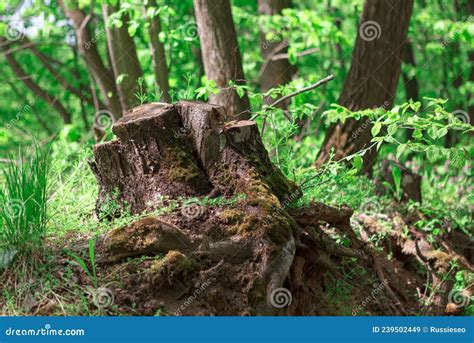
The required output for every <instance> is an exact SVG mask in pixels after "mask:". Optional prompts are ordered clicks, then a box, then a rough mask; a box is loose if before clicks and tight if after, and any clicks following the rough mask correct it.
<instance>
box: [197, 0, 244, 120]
mask: <svg viewBox="0 0 474 343" xmlns="http://www.w3.org/2000/svg"><path fill="white" fill-rule="evenodd" d="M194 10H195V15H196V21H197V26H198V32H199V39H200V42H201V50H202V57H203V62H204V70H205V72H206V77H207V79H208V80H213V81H215V82H216V83H217V86H218V87H219V89H220V92H219V93H218V94H210V95H209V102H210V103H213V104H216V105H220V106H223V107H225V108H226V110H227V113H228V114H229V116H230V117H233V118H236V119H247V118H249V117H250V103H249V99H248V96H247V93H245V94H244V95H243V96H242V97H240V96H239V95H238V94H237V92H236V91H235V89H233V88H230V87H229V81H233V82H235V83H237V84H244V83H245V80H244V72H243V69H242V59H241V56H240V50H239V44H238V42H237V35H236V32H235V27H234V23H233V21H232V11H231V4H230V0H222V1H217V2H216V1H212V0H194Z"/></svg>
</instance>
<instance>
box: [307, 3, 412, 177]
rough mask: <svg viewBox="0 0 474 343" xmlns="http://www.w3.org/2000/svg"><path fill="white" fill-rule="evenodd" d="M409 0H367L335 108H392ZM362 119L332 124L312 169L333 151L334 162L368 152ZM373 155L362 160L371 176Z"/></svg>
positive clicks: (367, 126)
mask: <svg viewBox="0 0 474 343" xmlns="http://www.w3.org/2000/svg"><path fill="white" fill-rule="evenodd" d="M413 2H414V1H413V0H402V1H398V2H396V3H392V2H389V1H379V0H366V2H365V5H364V11H363V14H362V18H361V24H360V27H359V32H358V35H357V40H356V43H355V48H354V52H353V55H352V65H351V69H350V71H349V74H348V76H347V79H346V82H345V84H344V88H343V91H342V94H341V96H340V98H339V101H338V102H339V104H340V105H342V106H345V107H347V108H349V109H350V110H352V111H356V110H362V109H368V108H374V107H382V106H383V107H386V108H390V107H392V105H393V101H394V98H395V93H396V90H397V84H398V79H399V78H400V69H401V59H402V55H403V50H404V47H405V44H406V41H407V32H408V26H409V23H410V18H411V14H412V10H413ZM370 131H371V124H370V123H369V122H367V120H360V121H356V120H353V119H351V120H347V121H346V122H345V123H344V124H341V123H338V124H334V125H331V126H330V127H329V129H328V131H327V133H326V137H325V141H324V143H323V146H322V148H321V151H320V152H319V156H318V159H317V162H316V165H319V166H320V165H322V164H323V163H324V162H326V161H327V160H328V159H329V157H330V152H331V149H332V148H334V153H335V156H334V157H335V159H336V160H338V159H341V158H343V157H345V156H347V155H350V154H352V153H355V152H357V151H360V150H361V149H364V148H368V147H369V145H370V141H371V138H372V135H371V132H370ZM375 157H376V150H375V149H371V150H369V151H367V153H366V154H365V156H364V160H365V170H366V171H367V172H370V170H371V166H372V164H373V162H374V160H375Z"/></svg>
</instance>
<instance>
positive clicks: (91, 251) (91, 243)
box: [89, 238, 98, 288]
mask: <svg viewBox="0 0 474 343" xmlns="http://www.w3.org/2000/svg"><path fill="white" fill-rule="evenodd" d="M89 258H90V261H91V266H92V275H93V276H94V278H93V280H92V282H93V283H94V287H95V288H97V286H98V285H97V274H96V270H95V239H94V238H91V239H89Z"/></svg>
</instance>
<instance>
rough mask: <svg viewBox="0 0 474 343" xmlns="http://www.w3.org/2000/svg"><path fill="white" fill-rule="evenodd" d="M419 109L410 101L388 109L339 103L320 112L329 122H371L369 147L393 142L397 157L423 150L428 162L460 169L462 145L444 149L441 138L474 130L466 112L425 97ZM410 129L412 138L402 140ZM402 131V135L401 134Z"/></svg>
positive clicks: (465, 154) (465, 155) (463, 154)
mask: <svg viewBox="0 0 474 343" xmlns="http://www.w3.org/2000/svg"><path fill="white" fill-rule="evenodd" d="M426 100H427V101H428V103H427V105H426V106H425V108H423V109H422V104H421V102H413V101H410V102H408V103H404V104H402V105H400V106H396V107H394V108H393V109H391V110H386V109H384V108H383V107H380V108H374V109H368V110H363V111H355V112H352V111H350V110H348V109H347V108H344V107H342V106H339V105H336V104H334V105H332V109H331V110H328V111H326V112H324V115H325V116H327V117H328V119H329V120H330V122H337V121H342V122H344V121H346V120H347V119H348V118H354V119H357V120H368V121H369V122H370V123H371V133H372V136H373V138H372V142H373V143H374V144H373V146H376V147H377V150H378V149H380V147H381V145H382V143H384V142H385V143H388V144H393V145H395V146H396V149H397V153H396V155H397V158H400V157H401V156H402V155H403V154H404V153H406V152H414V153H425V154H426V158H427V159H428V160H429V161H432V162H433V161H436V160H437V159H439V158H445V160H450V161H451V165H452V166H453V167H455V168H458V169H460V168H462V167H463V166H464V165H465V163H466V160H467V159H468V152H467V150H465V149H463V148H462V147H451V148H446V147H444V146H443V143H444V141H442V140H441V138H443V137H444V136H446V134H447V133H448V131H449V130H451V131H461V132H462V133H464V134H466V133H470V132H474V126H472V125H470V124H469V122H468V119H467V118H468V114H467V113H461V116H457V115H456V113H451V112H448V111H446V110H445V108H444V107H445V104H446V103H447V100H443V99H431V98H426ZM408 130H411V131H413V134H412V138H411V139H408V140H405V141H402V140H403V139H405V137H407V136H408V134H407V132H408ZM402 131H405V134H402Z"/></svg>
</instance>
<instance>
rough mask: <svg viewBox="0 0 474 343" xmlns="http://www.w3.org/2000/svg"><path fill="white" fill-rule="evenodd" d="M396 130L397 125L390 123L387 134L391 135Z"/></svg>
mask: <svg viewBox="0 0 474 343" xmlns="http://www.w3.org/2000/svg"><path fill="white" fill-rule="evenodd" d="M397 130H398V125H397V124H396V123H393V124H390V125H389V127H388V134H389V135H390V136H393V135H394V134H395V132H397Z"/></svg>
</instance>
